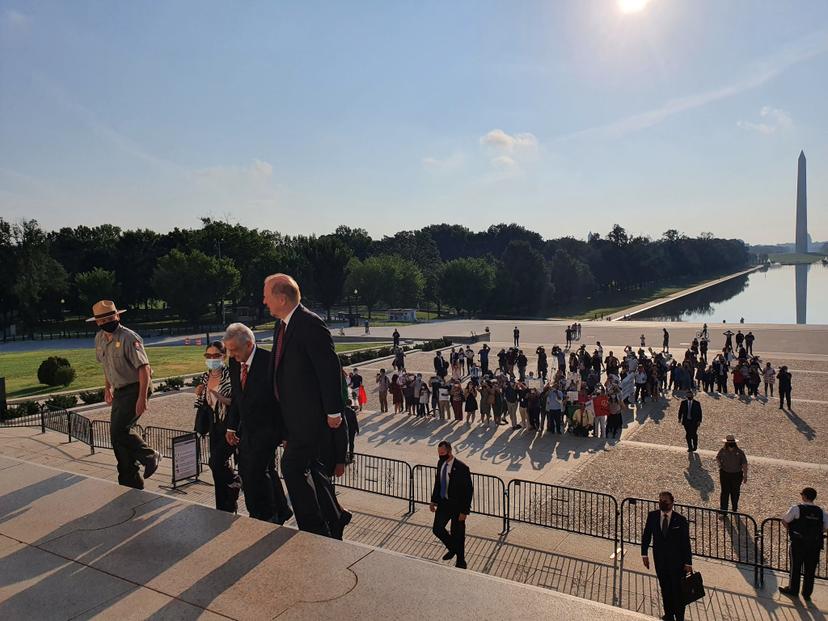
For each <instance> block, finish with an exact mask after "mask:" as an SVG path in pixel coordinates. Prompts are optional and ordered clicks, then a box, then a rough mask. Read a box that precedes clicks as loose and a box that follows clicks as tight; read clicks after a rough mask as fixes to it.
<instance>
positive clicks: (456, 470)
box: [430, 440, 474, 569]
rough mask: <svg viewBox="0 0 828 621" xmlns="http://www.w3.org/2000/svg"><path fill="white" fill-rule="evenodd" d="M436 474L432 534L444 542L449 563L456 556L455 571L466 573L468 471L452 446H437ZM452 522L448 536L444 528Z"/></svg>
mask: <svg viewBox="0 0 828 621" xmlns="http://www.w3.org/2000/svg"><path fill="white" fill-rule="evenodd" d="M437 454H438V455H439V461H438V462H437V474H436V475H435V476H434V489H433V490H432V492H431V505H430V509H431V512H432V513H433V514H434V526H433V528H432V532H433V533H434V534H435V535H436V536H437V538H438V539H439V540H440V541H442V542H443V544H444V545H445V546H446V549H447V550H448V552H446V554H445V555H444V556H443V560H444V561H448V560H450V559H452V558H454V556H457V563H456V567H459V568H460V569H466V518H467V517H468V515H469V513H471V503H472V498H473V496H474V485H473V484H472V478H471V472H470V471H469V467H468V466H467V465H466V464H464V463H463V462H462V461H460V460H459V459H457V458H455V457H454V456H453V455H452V454H451V444H449V443H448V442H446V441H445V440H443V441H442V442H440V444H438V445H437ZM449 521H451V533H450V534H449V532H448V531H447V530H446V524H448V523H449Z"/></svg>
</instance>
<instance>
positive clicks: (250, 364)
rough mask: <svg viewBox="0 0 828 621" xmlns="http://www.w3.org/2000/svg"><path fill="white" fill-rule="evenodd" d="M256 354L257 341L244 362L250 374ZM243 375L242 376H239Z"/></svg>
mask: <svg viewBox="0 0 828 621" xmlns="http://www.w3.org/2000/svg"><path fill="white" fill-rule="evenodd" d="M255 355H256V343H253V349H252V350H251V351H250V356H249V357H248V358H247V360H245V361H244V362H243V363H242V364H245V365H247V374H248V375H250V367H252V366H253V358H254V356H255ZM239 377H241V376H239ZM227 431H232V432H233V433H236V430H235V429H228V430H227Z"/></svg>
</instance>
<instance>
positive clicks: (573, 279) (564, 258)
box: [550, 249, 595, 304]
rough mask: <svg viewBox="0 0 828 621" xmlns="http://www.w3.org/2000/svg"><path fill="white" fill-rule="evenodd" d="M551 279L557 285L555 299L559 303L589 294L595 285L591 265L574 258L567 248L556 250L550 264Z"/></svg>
mask: <svg viewBox="0 0 828 621" xmlns="http://www.w3.org/2000/svg"><path fill="white" fill-rule="evenodd" d="M550 272H551V280H552V283H553V285H554V286H555V292H556V293H555V301H556V302H557V303H558V304H565V303H568V302H572V301H573V300H576V299H577V298H579V297H581V296H584V295H589V294H590V293H591V292H592V290H593V288H594V287H595V279H594V278H593V277H592V271H591V270H590V269H589V266H588V265H587V264H586V263H584V262H583V261H580V260H578V259H575V258H573V257H572V256H571V255H570V254H569V253H568V252H566V251H565V250H562V249H559V250H557V251H556V252H555V256H554V257H553V258H552V262H551V265H550Z"/></svg>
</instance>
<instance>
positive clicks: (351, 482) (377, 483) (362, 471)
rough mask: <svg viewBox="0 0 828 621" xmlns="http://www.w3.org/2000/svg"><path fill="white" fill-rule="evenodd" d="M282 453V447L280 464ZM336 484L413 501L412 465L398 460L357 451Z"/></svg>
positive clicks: (278, 461) (279, 455)
mask: <svg viewBox="0 0 828 621" xmlns="http://www.w3.org/2000/svg"><path fill="white" fill-rule="evenodd" d="M281 456H282V454H281V447H280V451H279V454H278V457H279V459H278V460H277V463H281ZM280 469H281V466H280ZM335 483H336V485H337V486H339V485H341V486H342V487H348V488H351V489H356V490H360V491H363V492H369V493H371V494H379V495H380V496H389V497H391V498H400V499H402V500H407V501H408V502H409V504H410V503H411V466H409V465H408V464H407V463H406V462H404V461H400V460H399V459H389V458H388V457H377V456H375V455H365V454H363V453H354V460H353V462H351V464H349V465H348V467H347V468H345V474H344V475H342V476H341V477H340V478H338V479H336V480H335Z"/></svg>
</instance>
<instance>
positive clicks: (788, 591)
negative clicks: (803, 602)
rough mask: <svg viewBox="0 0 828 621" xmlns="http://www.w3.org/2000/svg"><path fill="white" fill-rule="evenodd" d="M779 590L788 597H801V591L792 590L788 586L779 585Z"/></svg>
mask: <svg viewBox="0 0 828 621" xmlns="http://www.w3.org/2000/svg"><path fill="white" fill-rule="evenodd" d="M779 592H780V593H782V595H787V596H788V597H799V593H796V592H794V591H792V590H791V589H789V588H788V587H779Z"/></svg>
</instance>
